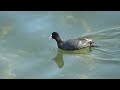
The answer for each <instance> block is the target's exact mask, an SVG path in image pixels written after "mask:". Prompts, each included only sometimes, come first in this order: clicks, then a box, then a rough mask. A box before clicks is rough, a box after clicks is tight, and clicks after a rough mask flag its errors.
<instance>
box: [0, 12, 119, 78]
mask: <svg viewBox="0 0 120 90" xmlns="http://www.w3.org/2000/svg"><path fill="white" fill-rule="evenodd" d="M53 31H56V32H58V33H59V34H60V36H61V38H62V39H63V40H67V39H70V38H78V37H90V38H92V39H93V40H94V42H95V44H96V45H99V46H100V47H96V48H92V51H91V52H89V49H88V48H85V49H82V50H79V51H75V52H67V51H62V50H59V49H58V48H57V45H56V42H55V40H49V39H48V38H49V36H50V35H51V33H52V32H53ZM119 41H120V12H119V11H0V78H1V79H2V78H3V79H109V78H110V79H111V78H113V79H115V78H120V71H119V69H120V59H119V58H120V42H119Z"/></svg>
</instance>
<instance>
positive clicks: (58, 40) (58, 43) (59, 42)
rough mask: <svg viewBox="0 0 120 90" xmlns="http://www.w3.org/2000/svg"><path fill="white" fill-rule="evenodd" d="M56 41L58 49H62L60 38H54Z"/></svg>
mask: <svg viewBox="0 0 120 90" xmlns="http://www.w3.org/2000/svg"><path fill="white" fill-rule="evenodd" d="M56 41H57V45H58V47H59V48H61V49H62V45H63V41H62V40H61V38H60V37H58V38H56Z"/></svg>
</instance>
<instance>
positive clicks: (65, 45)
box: [50, 32, 93, 50]
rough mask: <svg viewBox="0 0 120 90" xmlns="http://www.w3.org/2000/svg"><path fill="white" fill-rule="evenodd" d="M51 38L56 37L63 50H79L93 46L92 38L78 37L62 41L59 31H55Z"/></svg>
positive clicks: (59, 46)
mask: <svg viewBox="0 0 120 90" xmlns="http://www.w3.org/2000/svg"><path fill="white" fill-rule="evenodd" d="M50 38H52V39H55V40H56V42H57V46H58V48H60V49H62V50H79V49H81V48H85V47H91V46H92V43H93V41H92V39H90V38H77V39H69V40H66V41H62V39H61V38H60V35H59V34H58V33H57V32H53V33H52V35H51V36H50Z"/></svg>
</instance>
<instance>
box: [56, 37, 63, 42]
mask: <svg viewBox="0 0 120 90" xmlns="http://www.w3.org/2000/svg"><path fill="white" fill-rule="evenodd" d="M55 40H56V41H57V43H62V42H63V41H62V40H61V38H60V37H57V38H56V39H55Z"/></svg>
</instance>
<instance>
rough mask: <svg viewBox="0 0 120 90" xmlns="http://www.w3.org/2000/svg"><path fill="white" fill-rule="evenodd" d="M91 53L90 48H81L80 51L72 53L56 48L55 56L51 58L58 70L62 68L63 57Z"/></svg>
mask: <svg viewBox="0 0 120 90" xmlns="http://www.w3.org/2000/svg"><path fill="white" fill-rule="evenodd" d="M91 51H92V47H87V48H82V49H80V50H74V51H65V50H61V49H59V48H57V55H56V56H55V57H54V58H53V60H54V61H55V63H56V64H57V65H58V67H59V68H62V67H63V66H64V59H63V56H64V55H71V54H72V55H74V54H89V53H90V52H91Z"/></svg>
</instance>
